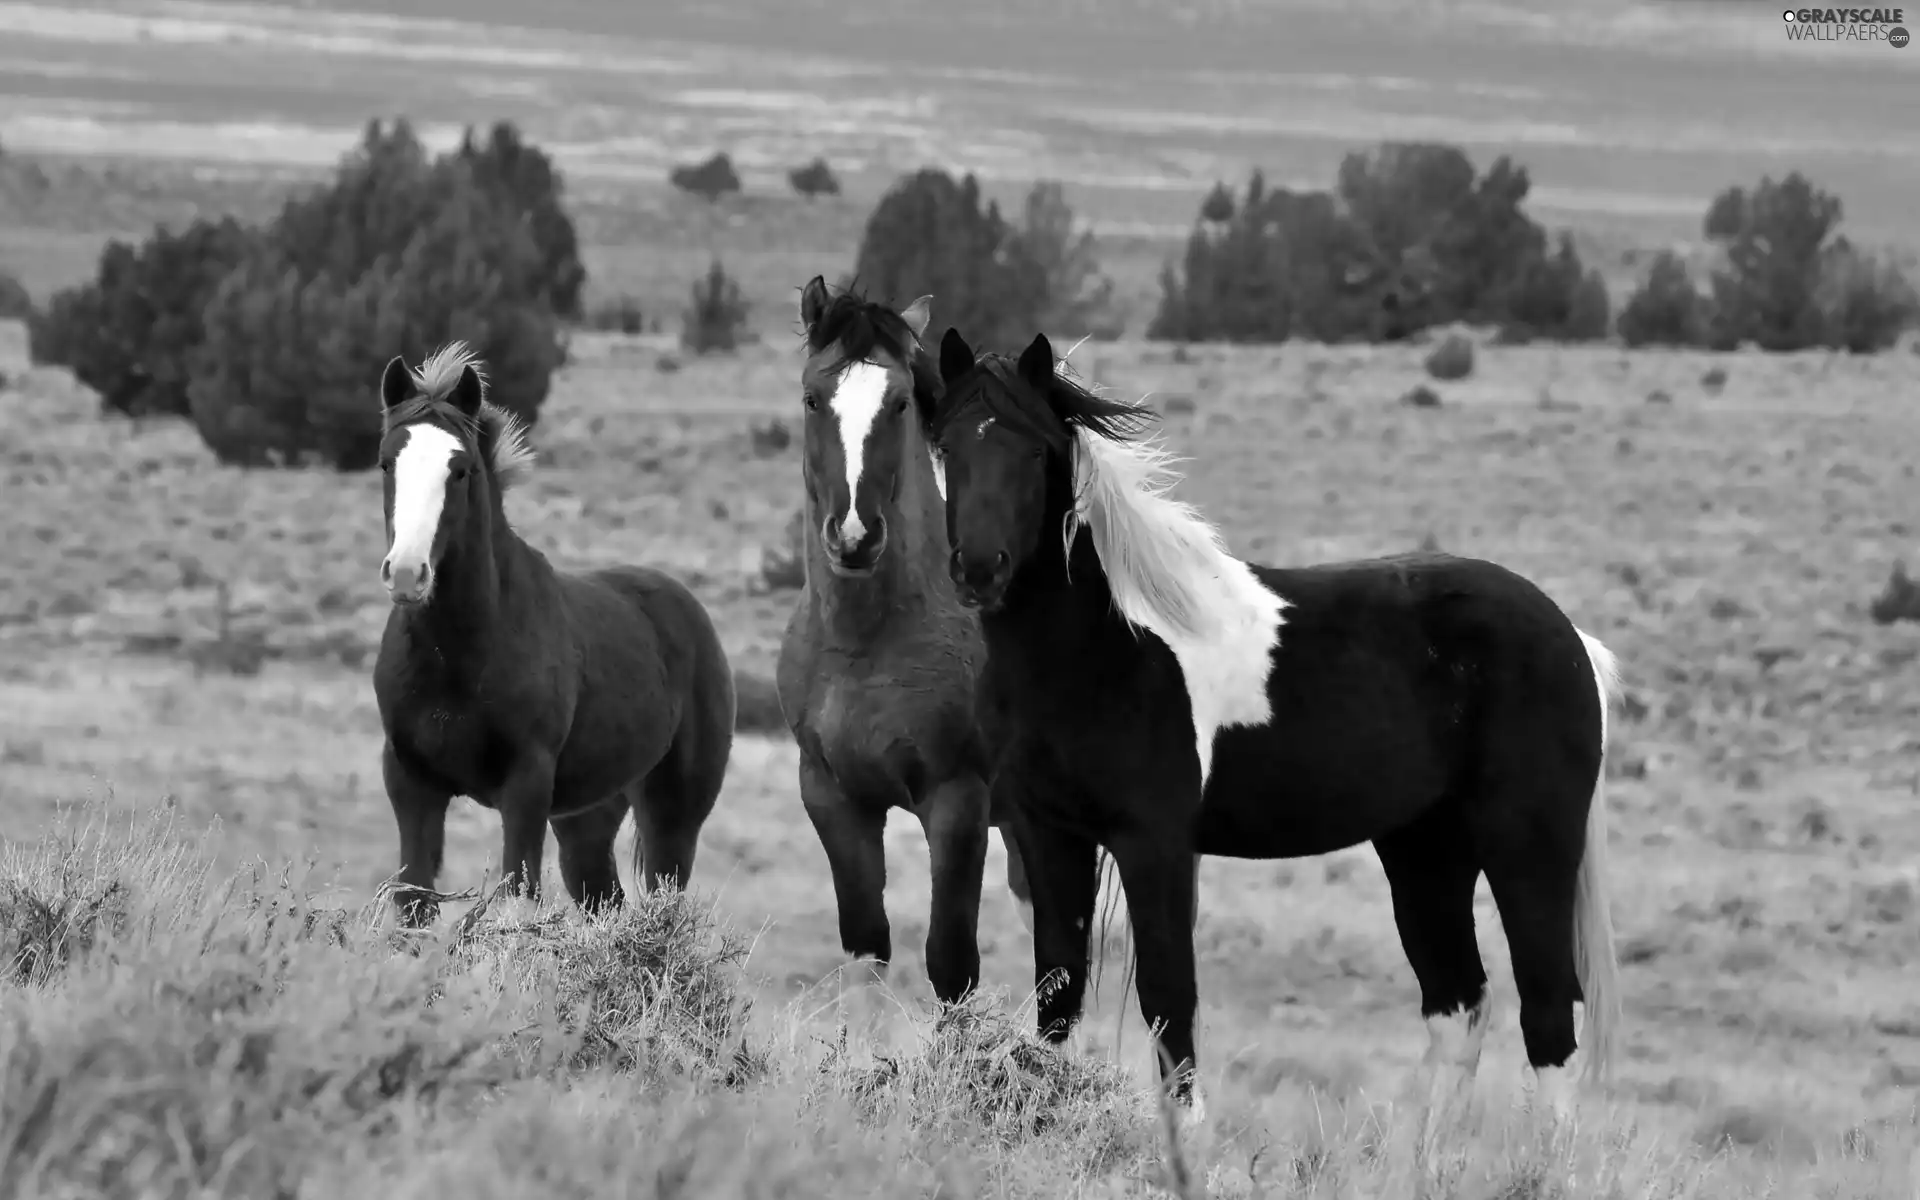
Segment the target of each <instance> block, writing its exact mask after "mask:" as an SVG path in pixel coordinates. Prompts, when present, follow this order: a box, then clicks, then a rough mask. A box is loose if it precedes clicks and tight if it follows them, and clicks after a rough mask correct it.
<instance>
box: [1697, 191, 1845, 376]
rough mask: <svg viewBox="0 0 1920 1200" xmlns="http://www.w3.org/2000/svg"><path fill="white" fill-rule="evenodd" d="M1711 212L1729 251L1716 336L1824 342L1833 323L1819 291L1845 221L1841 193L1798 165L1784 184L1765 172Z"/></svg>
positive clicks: (1720, 275) (1787, 346)
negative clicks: (1827, 258)
mask: <svg viewBox="0 0 1920 1200" xmlns="http://www.w3.org/2000/svg"><path fill="white" fill-rule="evenodd" d="M1708 213H1709V217H1710V218H1711V219H1710V220H1709V221H1708V223H1707V225H1708V229H1709V231H1713V230H1718V231H1720V232H1719V233H1718V235H1717V240H1719V241H1720V242H1721V243H1722V244H1723V245H1724V247H1725V250H1726V258H1727V265H1726V267H1725V268H1724V269H1722V270H1718V271H1715V272H1714V276H1713V298H1714V314H1713V319H1714V324H1713V329H1712V333H1711V336H1712V340H1713V341H1714V343H1715V344H1716V345H1723V346H1728V347H1731V346H1733V345H1737V344H1739V343H1740V342H1745V341H1752V342H1754V343H1756V344H1758V345H1759V346H1760V348H1761V349H1763V350H1800V349H1804V348H1806V347H1808V346H1817V345H1820V344H1822V343H1823V341H1824V335H1825V332H1826V330H1825V325H1826V322H1825V320H1824V319H1823V317H1822V314H1821V312H1820V309H1819V307H1818V305H1817V303H1816V299H1815V296H1816V292H1817V291H1818V290H1819V286H1820V278H1821V273H1822V268H1823V265H1824V259H1825V256H1826V252H1827V250H1828V246H1829V242H1828V239H1829V238H1830V237H1831V236H1832V235H1833V233H1834V231H1835V230H1836V229H1837V227H1838V226H1839V224H1840V217H1841V204H1840V201H1839V199H1838V198H1837V197H1834V196H1831V195H1828V194H1827V193H1826V192H1823V191H1821V190H1820V189H1818V188H1816V187H1814V186H1813V184H1812V183H1811V182H1809V181H1808V180H1807V178H1806V177H1805V176H1804V175H1802V174H1800V173H1799V172H1798V171H1795V172H1793V173H1792V174H1790V175H1788V176H1787V177H1786V178H1785V179H1783V180H1781V181H1779V182H1778V183H1776V182H1774V181H1773V180H1772V179H1771V178H1763V179H1761V181H1760V185H1759V186H1758V187H1756V188H1754V189H1753V191H1752V192H1750V193H1746V194H1745V195H1744V197H1743V198H1741V199H1739V200H1738V201H1737V202H1736V201H1735V200H1733V199H1731V198H1729V197H1728V196H1727V195H1722V196H1721V197H1720V198H1718V199H1716V200H1715V201H1714V203H1713V205H1712V206H1711V207H1710V208H1709V209H1708Z"/></svg>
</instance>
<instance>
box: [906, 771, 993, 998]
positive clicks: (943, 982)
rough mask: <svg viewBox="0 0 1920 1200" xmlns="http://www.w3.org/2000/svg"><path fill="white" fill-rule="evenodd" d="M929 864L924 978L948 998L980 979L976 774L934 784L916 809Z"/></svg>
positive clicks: (983, 857)
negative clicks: (930, 885) (930, 902)
mask: <svg viewBox="0 0 1920 1200" xmlns="http://www.w3.org/2000/svg"><path fill="white" fill-rule="evenodd" d="M919 816H920V826H921V828H922V829H924V830H925V831H926V835H927V850H928V854H929V857H930V858H931V859H932V866H933V907H932V910H931V911H930V912H929V913H928V917H927V980H928V982H930V983H932V984H933V994H934V995H936V996H938V997H939V998H940V1000H941V1002H942V1003H946V1004H952V1003H954V1002H956V1001H958V1000H960V999H961V998H962V997H964V996H965V995H966V994H967V993H968V992H970V991H972V990H973V989H974V988H975V987H977V986H979V983H980V885H981V878H982V876H984V875H985V874H986V869H987V785H986V783H985V782H984V781H983V780H981V779H980V778H979V777H978V776H975V775H968V776H965V777H963V778H960V779H950V780H948V781H947V782H945V783H942V784H940V785H939V786H938V787H936V788H934V789H933V791H932V793H931V794H929V795H928V796H927V800H926V803H925V804H924V805H922V806H921V809H920V813H919Z"/></svg>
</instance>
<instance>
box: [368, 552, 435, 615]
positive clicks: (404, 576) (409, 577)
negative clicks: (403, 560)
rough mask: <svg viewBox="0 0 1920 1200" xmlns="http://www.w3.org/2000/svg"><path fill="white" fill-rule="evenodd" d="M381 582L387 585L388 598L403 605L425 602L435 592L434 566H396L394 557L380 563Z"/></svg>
mask: <svg viewBox="0 0 1920 1200" xmlns="http://www.w3.org/2000/svg"><path fill="white" fill-rule="evenodd" d="M380 582H382V583H384V584H386V585H387V598H388V599H390V600H392V601H393V602H394V603H395V604H399V605H402V606H405V605H412V604H424V603H426V601H427V597H428V596H431V595H432V594H433V568H432V567H431V566H427V565H425V564H422V565H420V566H417V567H416V566H408V565H404V564H403V565H400V566H395V565H394V564H393V560H392V559H388V560H387V561H385V562H383V563H381V564H380Z"/></svg>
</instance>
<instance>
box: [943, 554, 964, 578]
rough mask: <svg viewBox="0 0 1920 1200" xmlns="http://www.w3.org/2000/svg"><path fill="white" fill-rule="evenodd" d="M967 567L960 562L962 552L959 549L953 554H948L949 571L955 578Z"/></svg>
mask: <svg viewBox="0 0 1920 1200" xmlns="http://www.w3.org/2000/svg"><path fill="white" fill-rule="evenodd" d="M965 569H966V568H965V567H963V566H962V565H961V563H960V552H959V551H958V550H955V551H954V552H953V553H952V554H949V555H947V571H948V573H949V574H951V575H952V576H953V577H954V578H955V579H958V578H960V573H961V572H962V571H963V570H965Z"/></svg>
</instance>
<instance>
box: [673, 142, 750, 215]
mask: <svg viewBox="0 0 1920 1200" xmlns="http://www.w3.org/2000/svg"><path fill="white" fill-rule="evenodd" d="M667 180H668V182H670V183H672V184H673V186H674V187H677V188H679V189H680V190H681V191H683V192H691V193H692V194H694V195H696V196H698V197H700V198H701V199H703V200H705V201H707V202H708V203H709V204H711V203H712V202H714V201H716V200H718V199H719V198H720V197H722V196H724V195H726V194H727V193H728V192H737V191H739V190H740V176H739V175H737V174H735V173H734V170H733V160H732V159H731V158H728V157H727V155H726V153H725V152H724V151H722V152H720V153H717V154H715V155H714V156H713V157H711V158H709V159H707V160H706V161H705V162H701V163H695V164H694V165H693V166H690V167H689V166H679V167H675V168H674V169H673V170H672V171H671V172H669V173H668V175H667Z"/></svg>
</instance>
